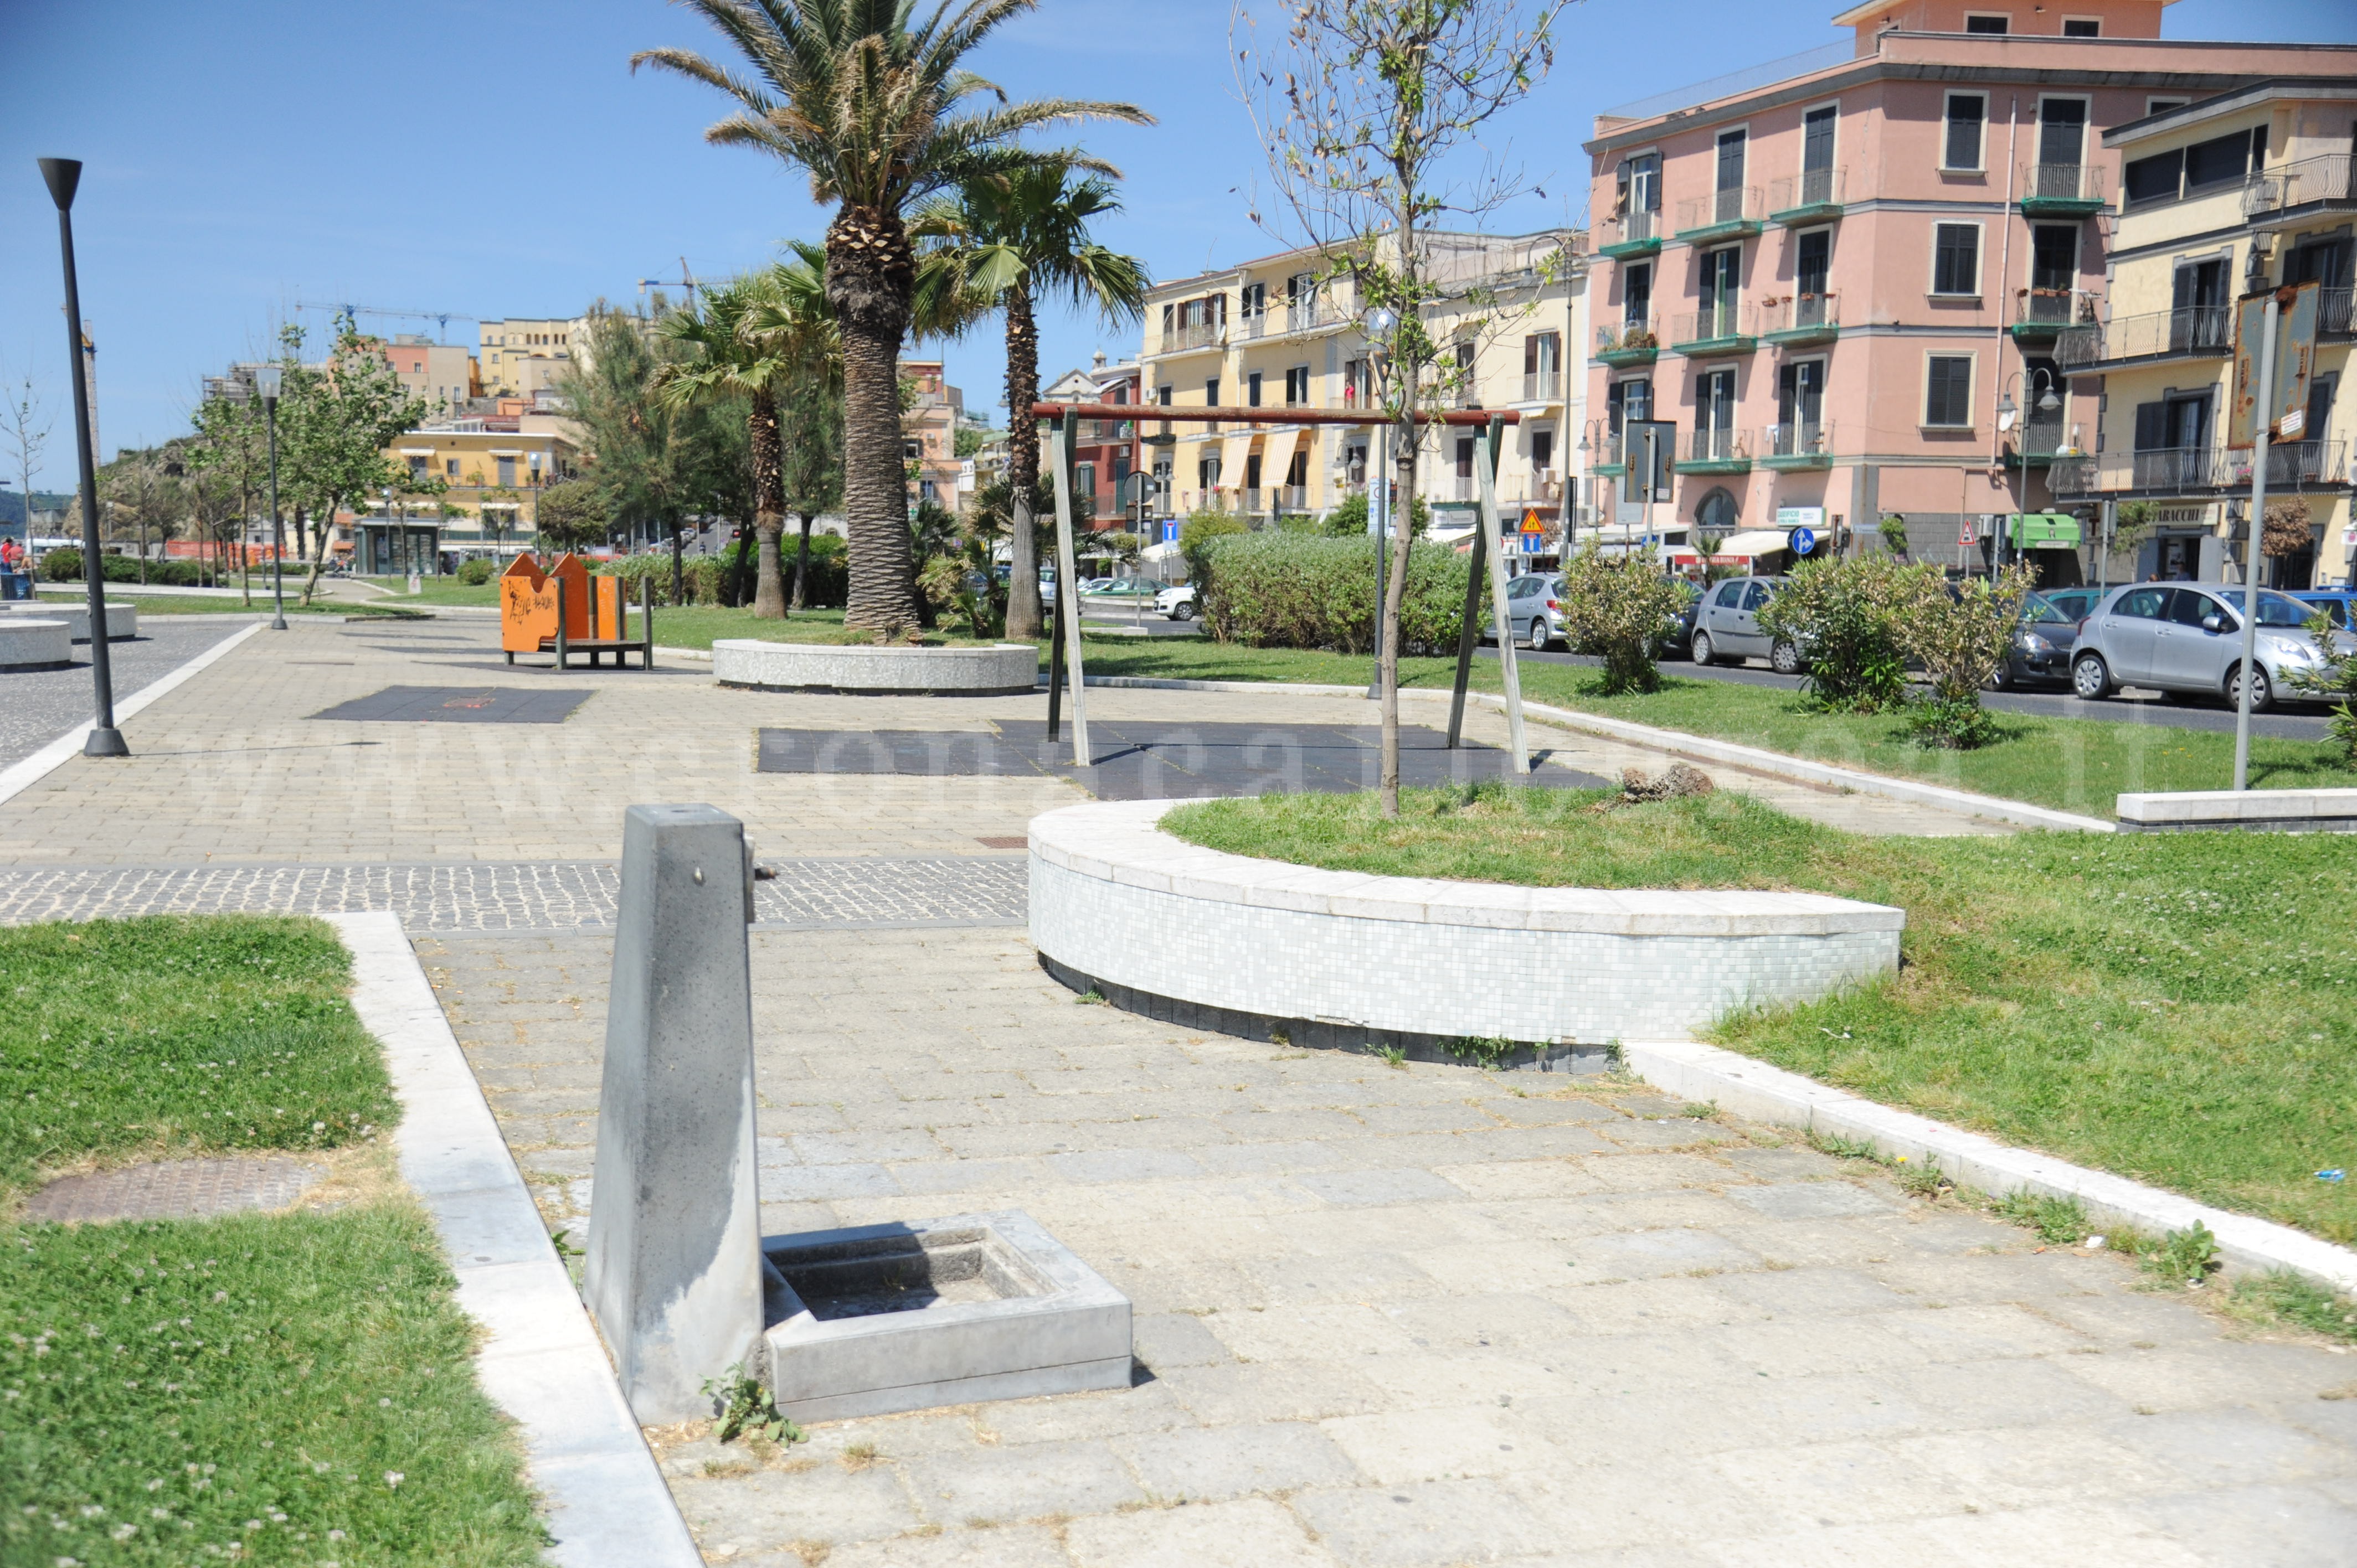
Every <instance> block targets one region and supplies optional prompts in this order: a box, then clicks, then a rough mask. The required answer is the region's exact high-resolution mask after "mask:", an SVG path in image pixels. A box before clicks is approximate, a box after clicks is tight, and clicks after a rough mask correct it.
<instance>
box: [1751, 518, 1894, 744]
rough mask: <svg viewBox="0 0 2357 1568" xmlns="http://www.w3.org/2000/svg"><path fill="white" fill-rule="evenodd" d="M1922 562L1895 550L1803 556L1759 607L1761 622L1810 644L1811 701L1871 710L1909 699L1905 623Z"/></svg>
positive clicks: (1778, 635)
mask: <svg viewBox="0 0 2357 1568" xmlns="http://www.w3.org/2000/svg"><path fill="white" fill-rule="evenodd" d="M1922 576H1923V572H1922V570H1921V568H1918V567H1910V566H1905V565H1901V564H1900V563H1899V562H1898V561H1897V560H1896V559H1895V558H1893V557H1891V556H1889V555H1861V556H1857V557H1853V558H1852V559H1849V560H1846V561H1803V563H1801V564H1800V565H1798V566H1796V567H1794V568H1793V570H1792V581H1791V582H1790V583H1788V584H1786V585H1785V587H1784V591H1783V592H1781V593H1780V594H1778V595H1777V596H1775V597H1774V598H1772V599H1770V600H1769V601H1768V603H1767V604H1766V605H1764V606H1762V607H1760V629H1762V630H1763V631H1765V632H1767V633H1768V635H1769V636H1770V637H1771V638H1773V639H1775V640H1777V641H1778V642H1784V643H1790V644H1791V645H1792V646H1793V647H1795V648H1799V649H1803V650H1806V651H1807V653H1808V657H1809V678H1808V682H1807V685H1806V687H1805V688H1804V689H1805V690H1806V692H1807V693H1808V701H1809V703H1810V705H1811V706H1813V707H1816V708H1822V709H1829V710H1833V711H1836V712H1848V713H1860V714H1873V713H1880V712H1883V711H1884V710H1886V709H1890V708H1896V707H1898V706H1900V704H1901V703H1905V702H1906V700H1907V658H1906V655H1905V654H1904V653H1903V652H1902V651H1901V650H1900V646H1899V623H1900V620H1901V619H1902V618H1904V617H1905V615H1906V613H1907V607H1908V606H1909V604H1910V602H1911V601H1912V600H1913V598H1914V597H1915V596H1917V595H1918V593H1920V591H1921V587H1920V583H1919V579H1921V578H1922Z"/></svg>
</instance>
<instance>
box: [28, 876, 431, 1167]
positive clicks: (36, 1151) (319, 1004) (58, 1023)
mask: <svg viewBox="0 0 2357 1568" xmlns="http://www.w3.org/2000/svg"><path fill="white" fill-rule="evenodd" d="M350 976H351V963H350V956H349V955H348V954H347V953H346V952H345V951H344V949H343V945H342V944H341V943H339V942H338V941H337V940H336V938H335V933H334V932H333V931H331V930H330V929H328V927H327V925H326V924H325V923H324V922H321V921H318V920H290V919H279V918H264V917H257V916H245V915H209V916H179V915H159V916H154V917H150V918H144V919H137V920H91V921H88V922H84V923H80V924H73V925H63V924H58V925H38V926H12V927H0V1003H5V1005H0V1199H5V1197H7V1196H8V1195H9V1194H11V1193H13V1192H16V1191H18V1190H21V1189H22V1188H23V1187H26V1186H27V1184H29V1183H30V1182H31V1180H32V1179H33V1177H34V1176H35V1174H36V1172H38V1171H40V1170H42V1169H45V1168H52V1167H57V1166H64V1165H79V1164H114V1163H120V1162H121V1161H123V1160H124V1159H127V1158H130V1157H132V1156H135V1155H137V1156H149V1157H153V1156H156V1155H167V1154H193V1153H200V1152H219V1151H224V1150H236V1149H324V1148H334V1147H337V1146H339V1145H340V1144H349V1143H353V1142H356V1141H358V1140H360V1139H361V1138H363V1137H365V1136H367V1133H368V1131H370V1130H373V1129H375V1128H379V1127H383V1126H386V1125H388V1124H390V1123H391V1122H393V1121H394V1120H395V1118H396V1110H395V1106H394V1102H393V1090H392V1086H391V1084H390V1083H389V1082H388V1080H387V1079H386V1078H385V1073H384V1064H383V1062H382V1058H380V1056H379V1054H378V1050H377V1045H376V1042H375V1041H374V1040H373V1039H371V1037H370V1036H369V1034H368V1031H367V1030H365V1029H363V1028H361V1023H360V1020H359V1019H358V1018H357V1017H355V1016H353V1014H352V1009H351V1004H350V1003H349V1002H347V1001H346V1000H345V999H344V991H345V987H346V986H347V985H348V984H349V983H350Z"/></svg>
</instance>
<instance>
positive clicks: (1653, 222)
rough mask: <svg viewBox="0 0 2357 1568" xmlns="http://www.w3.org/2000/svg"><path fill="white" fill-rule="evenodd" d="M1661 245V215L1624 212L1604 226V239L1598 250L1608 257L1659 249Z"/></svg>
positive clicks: (1656, 213)
mask: <svg viewBox="0 0 2357 1568" xmlns="http://www.w3.org/2000/svg"><path fill="white" fill-rule="evenodd" d="M1661 243H1662V215H1661V214H1660V213H1658V212H1623V213H1622V214H1620V217H1619V218H1618V219H1615V220H1611V221H1609V222H1607V223H1606V224H1604V225H1603V237H1602V239H1601V241H1600V242H1598V245H1597V249H1598V251H1600V252H1603V253H1604V254H1605V255H1608V256H1609V255H1615V254H1634V253H1635V252H1638V251H1641V250H1647V249H1658V248H1659V247H1660V245H1661Z"/></svg>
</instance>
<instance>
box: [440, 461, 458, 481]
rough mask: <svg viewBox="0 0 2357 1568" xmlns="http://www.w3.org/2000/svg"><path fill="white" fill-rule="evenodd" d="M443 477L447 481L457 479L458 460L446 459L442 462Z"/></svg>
mask: <svg viewBox="0 0 2357 1568" xmlns="http://www.w3.org/2000/svg"><path fill="white" fill-rule="evenodd" d="M442 477H443V478H446V479H455V478H457V477H458V459H457V458H456V457H446V458H444V459H443V460H442Z"/></svg>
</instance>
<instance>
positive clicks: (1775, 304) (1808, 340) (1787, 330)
mask: <svg viewBox="0 0 2357 1568" xmlns="http://www.w3.org/2000/svg"><path fill="white" fill-rule="evenodd" d="M1760 327H1761V328H1763V330H1762V331H1761V332H1760V341H1761V342H1762V343H1773V344H1775V345H1776V346H1777V347H1779V348H1782V349H1801V348H1806V347H1807V346H1808V345H1810V344H1812V343H1830V342H1832V341H1833V340H1834V339H1835V338H1838V337H1840V336H1841V301H1840V299H1839V298H1838V297H1836V296H1835V295H1830V294H1796V295H1786V296H1784V297H1783V298H1781V299H1763V300H1761V301H1760Z"/></svg>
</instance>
